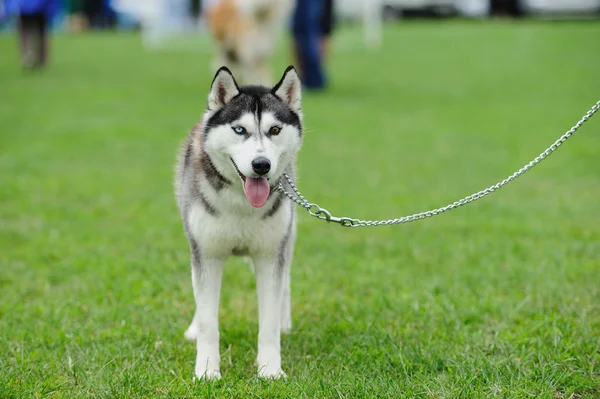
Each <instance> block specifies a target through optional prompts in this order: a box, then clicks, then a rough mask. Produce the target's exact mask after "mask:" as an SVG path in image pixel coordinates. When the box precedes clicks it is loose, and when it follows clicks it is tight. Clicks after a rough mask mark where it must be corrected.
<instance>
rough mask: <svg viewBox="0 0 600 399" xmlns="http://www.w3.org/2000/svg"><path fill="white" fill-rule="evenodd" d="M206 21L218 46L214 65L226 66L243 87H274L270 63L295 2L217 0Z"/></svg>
mask: <svg viewBox="0 0 600 399" xmlns="http://www.w3.org/2000/svg"><path fill="white" fill-rule="evenodd" d="M212 2H213V3H215V4H214V5H209V6H207V11H206V20H207V22H208V28H209V31H210V34H211V36H212V38H213V39H214V41H215V45H216V57H215V59H214V60H213V65H215V66H216V67H219V66H221V65H226V66H227V67H229V68H230V69H231V70H233V71H234V73H235V74H236V76H237V77H238V79H239V80H241V82H242V83H243V84H258V85H272V84H273V82H272V81H271V79H272V76H271V71H270V69H269V65H268V64H269V60H270V58H271V56H272V55H273V52H274V51H275V47H276V46H277V41H278V39H279V37H281V34H282V31H283V29H284V28H285V26H286V23H287V21H288V19H289V17H290V16H291V14H292V11H293V7H294V4H295V3H294V1H293V0H218V1H215V0H213V1H212Z"/></svg>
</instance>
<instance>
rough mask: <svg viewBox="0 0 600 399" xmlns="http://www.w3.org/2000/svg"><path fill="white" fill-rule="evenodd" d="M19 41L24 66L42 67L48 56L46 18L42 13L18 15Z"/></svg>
mask: <svg viewBox="0 0 600 399" xmlns="http://www.w3.org/2000/svg"><path fill="white" fill-rule="evenodd" d="M19 42H20V47H21V61H22V63H23V66H24V67H43V66H44V65H46V60H47V57H48V18H47V17H46V14H44V13H35V14H20V15H19Z"/></svg>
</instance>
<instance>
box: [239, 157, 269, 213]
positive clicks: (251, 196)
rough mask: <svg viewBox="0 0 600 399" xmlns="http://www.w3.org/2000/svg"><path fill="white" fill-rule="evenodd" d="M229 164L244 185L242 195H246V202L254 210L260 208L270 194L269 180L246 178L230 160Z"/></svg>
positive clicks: (264, 178)
mask: <svg viewBox="0 0 600 399" xmlns="http://www.w3.org/2000/svg"><path fill="white" fill-rule="evenodd" d="M229 159H231V163H232V164H233V167H234V168H235V171H236V172H237V174H238V176H240V179H241V180H242V184H243V185H244V194H246V198H248V202H250V205H252V206H253V207H254V208H260V207H262V206H263V205H264V204H266V202H267V200H268V199H269V193H270V192H271V187H269V179H267V178H266V177H248V176H246V175H244V174H243V173H242V172H240V169H239V168H238V167H237V165H236V164H235V162H234V160H233V159H232V158H229Z"/></svg>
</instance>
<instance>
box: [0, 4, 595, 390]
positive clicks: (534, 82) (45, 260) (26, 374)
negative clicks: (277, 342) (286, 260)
mask: <svg viewBox="0 0 600 399" xmlns="http://www.w3.org/2000/svg"><path fill="white" fill-rule="evenodd" d="M225 1H226V0H220V1H216V0H212V1H200V0H195V1H188V0H152V1H151V0H138V1H136V0H111V1H108V0H94V1H93V0H68V1H67V0H56V1H49V0H0V5H1V8H0V24H1V25H0V348H2V349H1V352H2V354H1V355H0V376H1V377H0V397H15V398H16V397H34V396H35V397H61V398H62V397H82V398H90V397H128V398H133V397H143V398H148V397H191V396H193V395H191V394H190V392H192V391H193V390H194V389H197V390H198V391H197V392H196V391H195V392H196V393H198V392H204V393H205V394H206V395H205V396H203V397H209V396H210V395H217V396H219V394H222V395H223V396H226V395H227V396H230V395H233V396H235V397H248V396H251V394H250V393H249V390H251V391H252V392H251V393H257V395H256V396H257V397H258V396H261V397H274V396H277V395H278V394H281V395H282V396H283V395H284V394H285V395H286V396H285V397H303V395H304V396H306V397H334V396H335V397H337V396H338V393H339V392H351V393H352V392H354V395H352V394H350V397H360V396H377V397H403V396H418V395H417V394H418V393H422V394H423V395H425V393H427V395H428V396H430V397H440V398H441V397H465V396H469V397H470V396H472V397H530V396H531V397H548V398H563V399H567V398H577V397H580V398H598V397H600V391H599V390H598V387H599V386H600V384H599V383H598V378H599V377H598V367H597V366H598V347H600V343H599V341H598V339H599V336H600V335H599V334H598V331H599V326H600V312H599V311H598V304H599V303H600V290H599V287H600V286H599V285H598V272H599V270H600V212H599V211H598V204H599V201H598V198H600V157H599V154H598V151H599V150H598V149H599V148H600V134H598V133H599V132H600V129H599V126H600V115H597V116H595V117H594V118H592V119H591V120H590V121H589V122H587V123H586V124H585V125H584V126H583V127H582V128H581V130H580V131H578V132H577V134H576V135H575V136H573V138H572V139H570V140H569V141H568V143H566V144H565V145H564V146H561V147H560V148H559V150H558V151H557V152H556V153H555V154H554V155H552V157H550V158H548V159H547V160H545V161H544V162H543V163H541V164H540V165H538V166H536V167H535V168H534V169H532V170H531V171H530V172H528V173H527V174H526V175H524V176H523V177H519V179H517V180H515V181H514V182H512V183H510V185H507V186H506V187H505V188H502V190H499V191H497V192H495V193H493V194H492V195H490V196H489V197H486V198H485V199H482V200H481V201H477V202H476V203H474V204H471V205H468V206H466V207H461V208H459V209H457V210H453V211H452V212H449V213H444V214H443V215H440V216H436V217H434V218H430V219H427V220H423V221H419V222H415V223H411V224H408V225H401V226H393V227H378V228H370V229H369V228H365V229H343V228H340V227H339V226H337V225H332V224H326V223H324V222H322V221H319V220H316V219H314V218H310V217H309V216H308V215H306V213H304V212H303V211H302V210H301V209H299V224H298V240H297V246H296V250H295V258H294V264H293V267H292V274H293V277H292V296H293V312H294V316H293V318H294V330H293V331H294V332H293V333H292V335H291V336H290V337H286V338H285V339H284V343H283V346H284V364H285V369H286V372H287V373H288V375H290V376H292V378H294V379H293V380H292V383H290V384H288V385H282V386H275V388H273V389H272V390H269V389H270V388H269V387H268V386H267V384H265V385H260V384H258V383H255V382H254V381H253V380H252V379H251V378H252V376H253V375H254V373H255V370H254V368H253V360H254V358H255V355H256V353H255V352H254V348H255V341H256V339H255V336H256V311H257V309H256V300H255V292H254V279H253V276H252V274H251V273H250V272H249V270H248V268H247V266H246V265H245V264H243V263H242V262H241V261H239V260H232V261H231V263H232V264H231V267H227V268H226V269H225V275H224V282H223V294H222V305H221V309H222V312H221V314H220V317H221V325H222V330H221V339H222V348H223V350H224V352H223V353H226V355H225V354H224V355H223V359H227V360H224V361H223V372H224V376H227V378H226V381H225V382H224V383H223V384H222V385H219V386H216V387H215V388H214V390H215V391H214V392H213V391H210V389H213V388H210V387H208V388H206V387H196V388H193V386H192V385H191V384H188V381H190V379H191V373H192V369H193V358H194V346H193V345H187V344H186V343H184V341H183V332H184V330H185V328H186V327H187V325H188V324H189V321H190V320H191V317H192V315H193V310H194V303H193V302H194V301H193V294H192V289H191V283H190V276H189V252H188V247H187V243H186V240H185V236H184V233H183V228H182V225H181V220H180V217H179V213H178V211H177V208H176V206H175V199H174V194H173V188H172V187H173V184H172V181H173V165H174V163H175V155H176V153H177V150H178V148H179V145H180V143H181V142H182V140H183V139H184V137H185V135H186V134H187V133H188V132H189V130H190V129H191V128H192V127H193V126H194V124H195V123H196V122H197V121H198V120H199V119H200V118H201V115H202V113H203V111H204V109H205V108H206V103H207V96H208V91H209V88H210V83H211V81H212V78H213V76H214V72H215V63H218V62H217V61H215V54H217V52H218V50H219V46H221V48H222V49H224V50H230V49H228V48H227V45H228V44H227V43H226V41H223V42H222V44H219V39H218V38H219V35H220V34H219V33H218V32H219V31H220V29H221V28H223V27H225V26H228V25H229V22H231V21H237V19H236V18H238V17H237V16H231V17H225V18H216V17H214V18H213V17H209V15H211V14H210V13H209V10H211V9H215V7H218V4H221V2H225ZM253 1H254V3H256V4H258V3H260V2H261V1H266V0H253ZM301 3H302V4H301ZM309 3H310V4H317V5H318V6H322V7H324V8H323V9H321V11H320V14H319V18H318V19H317V20H316V21H314V20H312V19H310V18H308V17H306V15H308V14H310V13H307V14H302V12H301V10H299V8H298V7H297V5H298V4H301V5H302V6H304V5H306V4H309ZM240 4H249V3H248V2H247V1H246V2H245V1H242V0H240ZM298 4H291V8H292V9H291V10H290V14H291V15H290V17H289V18H288V17H285V18H282V19H280V20H279V21H280V29H279V31H278V32H279V33H277V34H276V35H275V36H277V39H278V40H276V41H275V42H274V43H272V49H271V50H269V51H270V52H271V53H270V54H271V56H270V57H269V59H268V61H267V64H268V66H269V67H270V68H271V70H272V78H273V79H278V78H279V77H280V76H281V73H282V72H283V71H284V69H285V68H286V67H287V66H288V65H289V64H291V63H293V64H295V65H296V66H297V67H299V68H301V70H302V73H303V80H304V82H305V88H306V89H307V90H305V92H304V94H303V114H304V120H305V133H306V134H305V135H304V143H303V148H302V150H301V152H300V154H299V158H298V165H299V172H300V173H299V181H298V186H299V188H300V190H302V192H303V194H304V195H306V197H307V198H308V199H309V200H310V201H311V202H316V203H319V204H320V205H322V206H323V207H325V208H326V209H328V210H329V211H331V212H332V213H333V214H334V215H336V216H351V217H356V218H361V219H388V218H393V217H400V216H404V215H408V214H413V213H417V212H421V211H424V210H428V209H432V208H435V207H440V206H444V205H445V204H447V203H451V202H453V201H455V200H457V199H459V198H463V197H464V196H466V195H469V194H471V193H473V192H476V191H479V190H481V189H483V188H485V187H488V186H489V185H491V184H494V183H496V182H498V181H500V180H501V179H503V178H504V177H506V176H508V175H510V174H511V173H513V172H514V171H515V170H518V169H519V168H520V167H521V166H522V165H524V164H526V163H527V162H529V161H530V160H531V159H533V158H534V157H535V156H536V155H537V154H539V153H540V152H541V151H543V150H544V149H545V148H547V146H549V145H550V144H551V143H553V142H554V141H555V140H556V139H557V138H558V137H560V135H562V134H563V133H564V132H565V131H567V130H568V129H569V128H570V127H571V126H572V125H573V124H574V123H575V122H576V121H577V120H579V118H580V117H581V116H582V115H583V114H584V113H585V112H586V111H587V110H588V109H590V107H591V106H592V104H594V103H595V102H596V101H598V100H599V99H600V79H598V70H599V66H600V44H599V40H598V39H599V38H600V19H599V17H600V0H381V1H375V0H372V1H366V0H362V1H361V0H333V2H327V1H319V0H316V1H315V0H311V2H309V1H308V0H302V1H300V2H298ZM327 4H328V5H327ZM327 7H329V8H327ZM326 10H330V11H332V12H330V13H329V12H327V11H326ZM260 14H261V15H262V13H260ZM300 14H302V15H300ZM232 15H233V14H232ZM299 15H300V16H299ZM310 15H312V14H310ZM211 18H213V19H211ZM211 21H220V22H211ZM235 26H236V24H234V27H235ZM225 36H226V35H225ZM272 36H273V35H271V34H268V33H267V34H266V35H265V36H262V37H263V39H261V40H254V39H252V40H250V43H248V41H246V42H244V41H242V43H245V44H243V45H242V46H241V49H242V50H239V49H238V50H236V51H235V52H231V51H224V53H225V55H226V56H227V54H229V55H230V56H231V55H236V54H237V53H236V52H242V53H243V52H244V49H248V48H250V49H254V48H255V47H253V46H255V45H256V44H261V45H262V44H263V42H265V43H266V42H270V39H271V38H272ZM242 37H243V35H242ZM307 37H311V39H310V40H306V38H307ZM223 43H224V44H223ZM256 49H257V50H256V51H254V50H252V51H249V53H250V54H251V55H252V54H254V53H255V52H258V51H263V50H264V48H263V47H261V46H257V47H256ZM235 58H236V57H230V59H228V60H226V61H224V62H233V61H234V59H235ZM238 58H239V57H238ZM225 351H226V352H225ZM231 359H233V360H231ZM232 381H233V382H232ZM390 381H392V382H393V383H390ZM331 387H334V388H335V389H338V388H339V390H340V391H339V392H336V391H331V390H330V389H333V388H331ZM229 389H231V390H232V391H230V390H229ZM202 390H204V391H202ZM468 390H472V391H471V393H472V395H469V394H467V391H468ZM215 392H216V393H215ZM231 392H234V393H233V394H232V393H231ZM473 392H477V393H473ZM168 393H172V394H173V395H172V396H168ZM412 393H416V394H414V395H412ZM3 395H4V396H3ZM503 395H504V396H503ZM198 396H202V395H198Z"/></svg>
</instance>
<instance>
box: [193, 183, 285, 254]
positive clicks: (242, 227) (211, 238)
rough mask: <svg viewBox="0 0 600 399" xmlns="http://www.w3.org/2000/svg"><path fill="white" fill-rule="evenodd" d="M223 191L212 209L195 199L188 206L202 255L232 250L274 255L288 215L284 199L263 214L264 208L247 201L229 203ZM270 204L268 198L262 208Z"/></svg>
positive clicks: (230, 252)
mask: <svg viewBox="0 0 600 399" xmlns="http://www.w3.org/2000/svg"><path fill="white" fill-rule="evenodd" d="M224 191H226V190H224ZM223 194H224V196H225V198H222V197H221V203H220V204H218V203H215V204H214V206H215V209H216V210H217V212H216V213H211V212H209V211H208V210H207V209H206V207H205V206H204V205H203V204H201V203H199V202H196V203H194V204H192V206H191V207H190V208H189V214H188V220H189V226H190V230H191V233H192V235H193V236H194V238H195V239H196V240H197V241H198V244H199V245H200V249H201V251H202V253H203V256H208V257H215V258H220V259H222V258H226V257H227V256H230V255H232V254H233V255H237V254H244V255H250V256H256V255H258V256H275V255H276V254H277V253H278V251H280V250H281V248H280V246H281V242H282V240H283V239H284V237H285V235H286V233H287V230H288V226H289V221H290V218H291V217H292V209H291V207H290V206H289V204H288V203H287V201H285V199H284V201H285V202H283V203H282V204H281V207H280V209H279V210H278V211H277V212H276V213H275V214H274V215H272V216H269V217H265V213H266V209H263V208H261V209H254V208H252V207H250V205H249V204H248V203H247V202H246V203H245V204H244V203H239V204H237V203H235V202H234V203H232V202H231V201H230V200H231V198H227V196H228V195H227V193H223ZM228 200H229V201H228ZM244 200H245V198H244ZM210 202H211V203H213V202H214V201H210ZM270 205H271V201H269V202H268V203H267V204H266V205H265V207H264V208H267V209H268V207H269V206H270Z"/></svg>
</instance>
